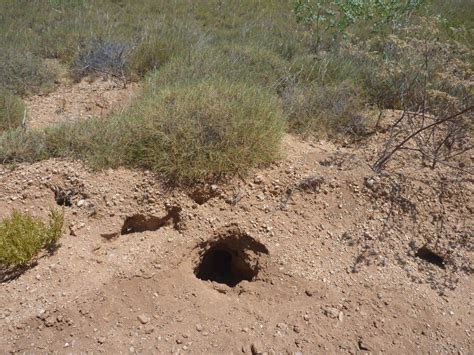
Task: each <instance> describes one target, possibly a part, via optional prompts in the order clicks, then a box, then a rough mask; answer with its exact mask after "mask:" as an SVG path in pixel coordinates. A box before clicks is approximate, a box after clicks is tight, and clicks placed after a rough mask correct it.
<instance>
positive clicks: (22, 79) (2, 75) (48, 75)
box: [0, 46, 56, 95]
mask: <svg viewBox="0 0 474 355" xmlns="http://www.w3.org/2000/svg"><path fill="white" fill-rule="evenodd" d="M55 77H56V75H55V73H54V72H53V71H52V69H51V68H50V67H48V66H47V65H46V64H45V62H44V61H43V60H42V59H40V58H38V57H36V56H34V55H33V54H32V53H29V52H26V53H25V52H22V51H19V50H17V49H16V48H11V47H8V46H6V47H4V48H2V50H1V51H0V85H1V86H2V87H4V88H6V89H7V90H9V91H11V92H13V93H15V94H17V95H28V94H36V93H38V92H40V91H48V90H50V89H51V88H52V87H53V86H54V79H55Z"/></svg>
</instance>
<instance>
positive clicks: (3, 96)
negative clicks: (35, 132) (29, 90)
mask: <svg viewBox="0 0 474 355" xmlns="http://www.w3.org/2000/svg"><path fill="white" fill-rule="evenodd" d="M24 114H25V105H24V104H23V101H22V100H21V98H19V97H18V96H15V95H13V94H12V93H10V92H9V91H7V90H2V89H0V132H2V131H6V130H9V129H14V128H18V127H20V126H21V123H22V120H23V116H24Z"/></svg>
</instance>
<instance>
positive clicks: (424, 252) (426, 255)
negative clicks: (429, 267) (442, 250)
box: [415, 245, 446, 269]
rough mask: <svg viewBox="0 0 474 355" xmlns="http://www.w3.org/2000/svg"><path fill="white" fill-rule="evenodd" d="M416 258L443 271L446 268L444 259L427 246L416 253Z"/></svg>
mask: <svg viewBox="0 0 474 355" xmlns="http://www.w3.org/2000/svg"><path fill="white" fill-rule="evenodd" d="M415 256H416V257H418V258H420V259H422V260H424V261H426V262H429V263H430V264H433V265H436V266H437V267H440V268H442V269H445V268H446V266H445V263H444V258H443V257H442V256H441V255H439V254H437V253H435V252H434V251H432V250H431V249H429V248H428V247H427V246H426V245H425V246H422V247H421V248H420V249H418V250H417V251H416V253H415Z"/></svg>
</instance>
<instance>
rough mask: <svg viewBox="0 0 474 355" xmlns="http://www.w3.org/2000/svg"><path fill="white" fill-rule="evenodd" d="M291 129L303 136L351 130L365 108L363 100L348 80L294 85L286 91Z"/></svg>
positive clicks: (319, 135) (284, 99)
mask: <svg viewBox="0 0 474 355" xmlns="http://www.w3.org/2000/svg"><path fill="white" fill-rule="evenodd" d="M283 102H284V106H285V110H286V113H287V115H288V126H289V128H290V130H291V131H292V132H295V133H298V134H301V135H304V136H317V137H321V136H325V135H332V134H335V133H348V132H349V131H350V130H353V129H354V127H353V125H354V123H355V121H356V120H358V119H359V116H360V112H362V111H363V109H364V100H363V98H362V97H361V96H360V95H359V93H358V90H357V89H356V88H354V87H353V86H352V85H351V83H350V82H349V81H346V82H342V83H341V84H339V85H334V84H333V85H329V86H323V85H321V84H319V83H317V82H316V83H313V84H308V85H306V86H298V87H292V88H291V89H289V90H287V91H286V92H285V93H284V94H283Z"/></svg>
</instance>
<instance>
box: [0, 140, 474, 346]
mask: <svg viewBox="0 0 474 355" xmlns="http://www.w3.org/2000/svg"><path fill="white" fill-rule="evenodd" d="M380 138H381V137H374V142H373V143H370V142H368V143H367V144H366V145H365V146H364V147H363V148H354V149H353V148H338V147H336V146H334V145H332V144H330V143H327V142H321V143H318V144H310V143H307V142H302V141H300V140H298V139H296V138H294V137H291V136H288V137H286V139H285V149H286V151H287V152H288V153H287V157H286V159H285V160H283V161H282V162H280V163H278V164H276V165H274V166H272V167H270V168H268V169H264V170H259V171H256V172H255V174H254V175H251V176H250V177H249V178H247V179H246V180H245V181H242V180H236V181H231V182H229V183H228V184H226V185H213V186H212V189H211V190H212V192H213V193H212V196H209V198H208V199H205V201H204V200H199V203H198V202H196V201H195V200H194V199H193V198H192V197H193V196H194V195H193V193H190V192H189V191H179V190H172V191H170V190H169V189H168V188H167V187H166V186H164V185H162V184H160V183H159V180H158V179H157V177H155V176H153V175H152V174H150V173H148V172H142V171H130V170H125V169H119V170H109V171H105V172H101V173H95V172H91V171H89V170H87V169H86V168H84V167H83V166H82V165H81V164H78V163H72V162H68V161H62V160H50V161H45V162H41V163H37V164H32V165H20V166H18V167H17V168H16V169H15V170H13V171H10V170H8V169H7V168H6V167H3V168H2V167H0V191H1V192H2V193H1V195H0V217H2V216H5V215H8V214H9V213H10V212H11V211H12V210H13V209H18V210H20V211H29V212H31V213H33V214H36V215H39V216H46V214H47V211H48V209H49V207H50V206H56V205H57V200H56V195H55V191H57V190H58V189H60V190H61V191H66V192H67V191H72V192H74V193H72V194H70V197H69V201H70V206H67V205H64V206H63V208H64V210H65V213H66V216H67V220H68V222H69V227H68V230H67V233H66V235H65V236H64V237H63V238H62V240H61V244H62V245H61V247H60V248H59V249H58V250H57V252H56V254H55V255H53V256H49V257H44V258H41V259H40V260H39V261H38V265H37V266H35V267H34V268H32V269H30V270H28V271H26V272H25V273H24V274H22V275H21V276H20V277H18V278H17V279H15V280H12V281H10V282H7V283H2V284H0V324H1V326H0V348H1V349H2V350H3V351H4V352H8V351H11V352H46V351H58V352H81V351H83V352H84V351H102V352H106V353H118V352H139V353H150V352H173V353H177V352H193V353H204V352H211V353H229V352H234V353H239V352H244V353H263V352H265V351H269V352H271V351H273V352H274V353H282V352H288V353H295V352H298V351H299V352H304V353H314V352H322V353H334V352H349V353H356V352H359V351H371V352H402V353H420V352H421V353H426V352H435V351H439V352H444V353H453V352H461V353H472V352H473V351H474V344H473V341H472V334H471V333H472V326H473V316H472V310H471V306H472V302H473V299H472V294H473V289H474V288H473V286H474V285H473V281H472V277H471V276H470V273H471V272H472V265H473V255H474V254H473V244H472V241H471V239H472V238H471V233H472V230H473V225H472V223H473V222H472V211H473V208H474V207H473V199H472V193H473V186H472V181H470V180H469V179H468V178H467V177H466V176H463V175H455V174H453V173H452V171H443V170H442V168H440V169H439V170H436V172H435V171H432V170H430V169H429V168H418V165H417V163H416V161H414V160H413V161H411V164H413V166H415V167H417V169H412V168H410V164H409V161H408V160H407V159H406V158H404V160H403V159H400V162H399V163H400V164H401V163H402V162H403V164H405V167H399V163H397V164H395V165H397V171H396V172H394V171H388V172H387V173H388V174H387V175H385V176H381V177H376V176H373V175H372V174H371V171H370V169H369V168H368V165H367V162H368V161H372V160H373V151H374V150H375V147H376V146H377V145H376V143H377V144H378V142H379V141H380ZM137 216H138V217H137ZM127 221H128V222H127ZM132 222H133V223H132ZM152 222H153V223H152ZM127 223H128V224H127ZM124 226H128V227H130V228H131V229H133V231H132V232H129V233H123V231H124ZM128 227H127V228H125V232H126V231H129V228H128ZM103 236H113V237H110V238H104V237H103Z"/></svg>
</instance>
